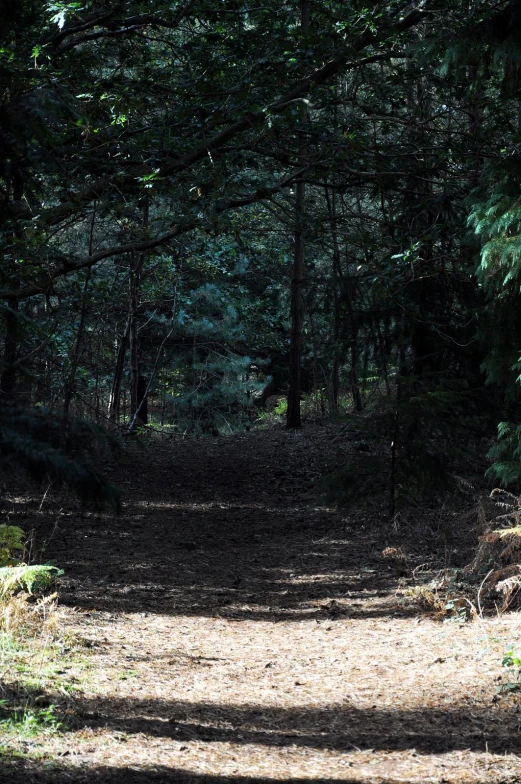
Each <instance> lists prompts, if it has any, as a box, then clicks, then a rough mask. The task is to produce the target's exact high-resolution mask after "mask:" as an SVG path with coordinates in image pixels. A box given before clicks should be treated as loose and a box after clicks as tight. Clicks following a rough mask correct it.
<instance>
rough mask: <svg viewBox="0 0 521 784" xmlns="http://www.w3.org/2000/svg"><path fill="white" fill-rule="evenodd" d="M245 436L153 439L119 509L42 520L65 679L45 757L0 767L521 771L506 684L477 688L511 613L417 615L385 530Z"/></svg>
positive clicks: (162, 773)
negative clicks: (56, 576) (329, 501)
mask: <svg viewBox="0 0 521 784" xmlns="http://www.w3.org/2000/svg"><path fill="white" fill-rule="evenodd" d="M276 438H277V447H278V460H281V461H282V462H283V463H291V461H298V462H299V465H300V467H301V469H302V465H303V464H304V465H305V459H310V456H311V458H313V460H314V461H315V463H314V465H315V466H316V464H317V463H318V460H319V455H318V449H317V450H316V452H314V451H313V449H314V446H313V438H312V437H311V435H310V436H308V440H307V441H306V440H304V436H302V437H301V438H300V440H299V441H296V440H295V439H294V438H291V437H290V436H286V437H282V436H281V435H280V434H277V436H276ZM247 443H248V442H247V441H245V440H244V438H242V439H241V440H237V441H235V440H234V439H232V438H230V439H222V440H221V441H216V442H212V445H211V447H210V446H208V447H207V449H206V453H205V455H204V462H202V458H201V455H200V452H199V451H198V449H199V448H200V447H199V446H198V447H197V448H196V446H194V445H193V444H190V443H181V444H178V445H175V446H169V448H168V449H167V448H163V450H159V451H158V453H157V456H156V457H152V456H149V458H148V459H149V463H148V465H147V472H148V473H147V477H143V478H141V480H140V482H141V484H140V485H138V484H136V486H133V485H130V486H129V491H128V493H127V498H126V505H127V506H126V509H127V511H126V513H125V515H124V516H122V517H121V518H118V519H111V518H109V517H102V518H99V519H98V518H95V517H93V516H89V515H87V516H84V517H83V518H82V519H77V520H76V521H75V526H74V528H73V529H72V528H71V529H64V531H63V537H60V536H57V537H55V539H54V540H53V542H52V543H51V545H50V547H49V550H50V551H51V550H52V556H53V557H54V558H55V560H57V561H58V562H61V563H62V565H64V566H65V569H66V575H65V577H64V579H63V583H62V585H61V588H60V592H61V597H62V604H63V605H65V606H68V608H69V609H68V610H67V618H66V624H67V632H66V639H67V640H69V642H68V643H67V645H69V646H70V647H71V654H70V659H67V657H66V656H65V658H64V665H63V669H64V670H65V671H66V672H65V674H64V676H63V677H64V678H65V679H66V680H67V679H68V681H67V682H68V683H69V684H70V686H71V688H70V690H69V692H67V690H66V689H62V692H60V693H58V692H56V690H55V691H54V692H53V690H52V688H51V686H50V685H49V686H48V687H47V690H48V695H49V700H50V701H52V702H54V703H56V704H57V705H58V706H59V708H60V710H61V712H62V715H63V719H64V727H63V729H62V731H61V732H60V733H59V734H58V735H56V736H52V737H49V738H47V739H46V740H45V743H40V745H39V746H38V748H37V751H38V754H40V755H43V757H42V760H43V761H42V760H40V761H38V760H37V759H31V754H29V756H28V757H27V755H26V758H19V759H16V758H15V757H9V755H4V756H3V757H2V758H1V759H0V782H2V784H3V782H4V781H5V782H6V784H7V782H9V784H11V782H12V784H19V783H20V784H21V782H22V781H23V782H24V784H25V782H29V783H30V782H31V781H33V780H34V781H35V782H44V783H45V784H51V782H52V784H65V782H67V781H74V782H87V781H88V782H91V781H99V782H101V784H123V782H125V784H126V783H127V782H130V783H131V784H132V782H135V784H145V782H146V784H162V783H163V782H164V783H165V784H167V783H168V784H173V782H180V784H191V783H192V782H194V784H195V782H198V783H199V784H224V782H232V783H233V784H272V783H273V784H275V782H276V781H281V780H284V781H287V782H289V783H290V784H292V783H293V784H304V782H309V781H320V782H324V784H327V782H333V781H335V782H344V784H369V783H371V784H376V783H377V782H378V784H385V783H386V782H387V784H398V782H402V783H403V782H410V784H423V783H424V782H436V784H441V782H450V783H451V784H459V782H469V784H470V782H472V784H477V783H478V782H483V784H499V782H512V784H514V782H516V781H519V780H521V761H519V760H518V758H517V756H516V755H517V754H518V753H519V751H520V742H519V738H520V734H519V726H518V719H517V713H516V712H515V710H514V708H515V703H513V702H512V701H510V702H508V701H505V702H503V701H494V700H493V698H494V694H495V679H496V677H497V675H498V672H500V658H501V650H503V649H504V647H505V645H506V643H507V640H509V637H510V636H511V633H512V629H513V627H512V618H511V617H510V618H497V619H494V620H490V621H482V622H477V623H475V624H454V623H452V624H440V623H437V622H434V621H433V620H430V619H428V618H425V617H421V616H419V615H418V612H417V610H416V609H415V608H414V607H413V606H411V605H410V604H407V603H404V601H403V599H402V598H401V597H400V595H399V591H398V588H399V578H398V577H397V576H396V574H394V573H393V571H392V569H390V568H389V565H388V564H387V563H386V562H385V560H382V558H381V557H380V555H379V554H380V553H381V551H382V548H383V547H384V546H385V544H386V543H387V542H386V536H387V534H386V532H385V531H384V530H382V528H381V527H380V528H379V527H378V526H376V525H375V526H372V527H371V526H369V525H368V524H367V522H366V521H365V520H364V519H363V516H361V515H358V516H357V515H356V514H355V512H353V513H352V514H350V515H347V514H346V513H340V512H337V511H335V510H333V509H330V508H328V507H326V506H321V505H320V504H317V502H316V500H315V501H313V500H311V501H310V502H309V503H308V504H306V503H305V502H304V500H303V497H304V495H305V494H306V493H309V487H308V484H307V477H306V475H305V471H303V473H304V476H303V479H302V481H301V482H300V484H299V483H298V482H294V483H293V484H292V485H291V486H289V487H288V492H287V493H286V494H285V495H284V496H281V494H280V489H279V486H278V485H277V484H276V477H277V472H278V471H279V467H278V465H279V464H278V463H275V464H274V463H273V462H270V459H271V455H272V454H273V451H274V450H273V445H272V443H271V442H270V439H269V437H268V435H265V436H263V439H260V441H257V440H255V439H253V436H252V444H253V443H254V444H255V450H256V451H253V449H250V450H248V449H245V446H244V445H245V444H247ZM295 445H297V447H298V448H297V447H296V446H295ZM253 456H254V457H255V461H256V463H255V466H254V468H255V470H254V471H253V467H252V460H253ZM154 461H155V462H154ZM212 461H214V463H215V465H218V466H219V471H220V472H221V475H222V474H225V475H230V476H232V475H233V476H234V477H235V480H236V481H234V482H233V483H232V482H229V483H228V484H224V485H223V484H222V483H221V479H219V477H217V478H215V477H214V472H213V470H212V465H213V463H212ZM173 465H175V466H177V468H176V473H175V476H176V481H177V482H179V484H180V489H179V492H178V493H177V494H174V493H173V491H172V488H171V487H170V486H169V484H168V477H169V476H171V474H172V466H173ZM126 470H127V474H126V475H129V473H128V472H131V471H132V463H130V464H129V466H128V468H127V469H126ZM314 470H316V468H314ZM118 471H119V473H118V477H119V479H120V481H121V480H124V481H127V480H125V479H124V477H125V472H124V471H123V469H122V468H121V467H120V468H119V469H118ZM252 472H253V473H254V476H252ZM130 475H131V474H130ZM170 494H172V496H174V495H177V497H172V498H169V495H170ZM212 496H218V498H219V500H217V501H216V500H215V499H214V500H212ZM237 496H241V497H240V498H239V497H237ZM65 559H67V563H66V564H63V561H64V560H65ZM64 645H65V643H64ZM49 683H50V682H49ZM35 748H36V747H35ZM44 762H45V764H44ZM516 776H517V778H516Z"/></svg>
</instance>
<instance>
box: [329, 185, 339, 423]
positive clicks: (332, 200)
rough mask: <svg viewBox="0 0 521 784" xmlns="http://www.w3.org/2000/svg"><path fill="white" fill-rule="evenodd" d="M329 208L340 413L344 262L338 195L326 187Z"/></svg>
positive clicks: (334, 380)
mask: <svg viewBox="0 0 521 784" xmlns="http://www.w3.org/2000/svg"><path fill="white" fill-rule="evenodd" d="M325 196H326V203H327V209H328V213H329V220H330V223H331V237H332V240H333V369H332V372H331V394H332V401H331V413H332V414H336V413H338V398H339V393H340V363H341V353H340V328H341V316H340V282H341V279H342V264H341V261H340V245H339V242H338V230H337V215H336V197H335V191H334V190H333V191H332V193H331V194H330V193H329V190H328V188H327V187H326V189H325Z"/></svg>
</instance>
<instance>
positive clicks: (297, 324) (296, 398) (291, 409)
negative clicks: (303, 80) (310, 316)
mask: <svg viewBox="0 0 521 784" xmlns="http://www.w3.org/2000/svg"><path fill="white" fill-rule="evenodd" d="M300 10H301V22H300V26H301V30H302V32H303V33H305V31H306V30H307V29H308V27H309V16H310V14H309V11H310V7H309V0H301V4H300ZM300 111H301V121H302V122H305V121H306V119H307V116H308V115H307V108H306V106H305V104H304V105H303V106H302V108H301V110H300ZM298 157H299V166H303V165H304V164H305V159H306V148H305V147H301V148H300V150H299V156H298ZM305 210H306V186H305V184H304V182H302V181H300V182H297V186H296V199H295V234H294V249H293V270H292V276H291V343H290V351H289V389H288V408H287V413H286V425H287V427H289V428H299V427H302V419H301V412H300V399H301V395H302V324H303V314H304V308H303V302H302V283H303V280H304V262H305V238H304V231H305V228H304V220H305Z"/></svg>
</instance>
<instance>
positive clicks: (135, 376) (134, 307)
mask: <svg viewBox="0 0 521 784" xmlns="http://www.w3.org/2000/svg"><path fill="white" fill-rule="evenodd" d="M148 209H149V206H148V199H145V201H144V202H143V228H144V229H146V228H147V226H148ZM144 262H145V254H144V253H141V254H140V256H139V258H138V259H137V260H134V261H133V264H132V266H131V269H130V286H129V288H130V296H129V320H130V333H129V338H130V422H131V430H132V431H133V430H135V428H136V427H139V426H140V425H144V424H146V423H145V422H144V421H143V420H142V419H141V417H140V411H141V408H142V406H141V403H142V398H140V393H142V390H143V389H145V388H146V385H147V382H146V380H144V383H143V382H142V381H140V373H139V357H138V329H137V324H138V317H139V303H138V294H139V283H140V279H141V270H142V269H143V264H144Z"/></svg>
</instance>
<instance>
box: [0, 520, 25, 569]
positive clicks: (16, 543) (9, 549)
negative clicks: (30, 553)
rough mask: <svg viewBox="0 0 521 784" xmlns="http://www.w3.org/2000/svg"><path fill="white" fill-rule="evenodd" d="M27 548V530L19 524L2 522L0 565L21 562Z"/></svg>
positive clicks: (0, 525)
mask: <svg viewBox="0 0 521 784" xmlns="http://www.w3.org/2000/svg"><path fill="white" fill-rule="evenodd" d="M24 548H25V531H24V530H23V529H22V528H19V527H18V526H17V525H7V523H2V524H0V567H3V566H14V565H15V564H17V563H19V558H18V556H19V555H21V554H22V553H23V551H24Z"/></svg>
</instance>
